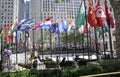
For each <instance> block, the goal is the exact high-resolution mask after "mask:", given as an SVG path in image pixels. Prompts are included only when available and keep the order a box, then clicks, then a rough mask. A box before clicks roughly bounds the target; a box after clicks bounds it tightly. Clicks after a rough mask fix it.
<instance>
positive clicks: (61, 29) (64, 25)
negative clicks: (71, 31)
mask: <svg viewBox="0 0 120 77" xmlns="http://www.w3.org/2000/svg"><path fill="white" fill-rule="evenodd" d="M67 29H68V28H67V24H66V20H64V21H63V22H62V24H61V25H60V28H59V30H60V33H62V32H64V31H65V32H66V31H67Z"/></svg>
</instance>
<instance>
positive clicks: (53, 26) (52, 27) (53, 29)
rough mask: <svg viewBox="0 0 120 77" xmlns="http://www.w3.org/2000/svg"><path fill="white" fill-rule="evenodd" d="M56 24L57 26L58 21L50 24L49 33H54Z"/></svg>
mask: <svg viewBox="0 0 120 77" xmlns="http://www.w3.org/2000/svg"><path fill="white" fill-rule="evenodd" d="M57 26H58V23H53V24H52V25H51V26H50V32H51V33H55V31H56V27H57Z"/></svg>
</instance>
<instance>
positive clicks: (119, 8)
mask: <svg viewBox="0 0 120 77" xmlns="http://www.w3.org/2000/svg"><path fill="white" fill-rule="evenodd" d="M110 3H111V5H112V7H113V10H114V15H115V21H116V32H115V36H116V43H115V44H116V54H117V56H118V58H120V0H110Z"/></svg>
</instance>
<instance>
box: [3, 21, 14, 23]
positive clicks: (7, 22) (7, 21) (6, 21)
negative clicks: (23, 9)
mask: <svg viewBox="0 0 120 77" xmlns="http://www.w3.org/2000/svg"><path fill="white" fill-rule="evenodd" d="M1 23H13V21H1Z"/></svg>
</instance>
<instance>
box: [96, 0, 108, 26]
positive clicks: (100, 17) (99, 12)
mask: <svg viewBox="0 0 120 77" xmlns="http://www.w3.org/2000/svg"><path fill="white" fill-rule="evenodd" d="M96 18H97V26H98V27H102V26H104V24H105V22H106V16H105V13H104V10H103V7H102V5H101V3H100V0H98V3H97V7H96Z"/></svg>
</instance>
